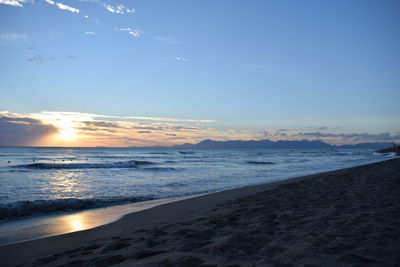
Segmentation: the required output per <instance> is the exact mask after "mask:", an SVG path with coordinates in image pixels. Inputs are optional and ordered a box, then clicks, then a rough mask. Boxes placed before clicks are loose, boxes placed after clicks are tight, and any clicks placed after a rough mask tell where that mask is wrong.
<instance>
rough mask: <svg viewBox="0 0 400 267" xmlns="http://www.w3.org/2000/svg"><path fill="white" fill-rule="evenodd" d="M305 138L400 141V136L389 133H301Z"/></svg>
mask: <svg viewBox="0 0 400 267" xmlns="http://www.w3.org/2000/svg"><path fill="white" fill-rule="evenodd" d="M301 135H302V136H305V137H317V138H340V139H346V140H353V141H370V140H374V141H377V140H378V141H391V140H399V139H400V135H392V134H390V133H388V132H383V133H376V134H371V133H321V132H308V133H301Z"/></svg>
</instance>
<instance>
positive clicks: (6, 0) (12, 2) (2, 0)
mask: <svg viewBox="0 0 400 267" xmlns="http://www.w3.org/2000/svg"><path fill="white" fill-rule="evenodd" d="M21 3H26V1H25V0H0V4H3V5H8V6H17V7H24V6H23V5H22V4H21Z"/></svg>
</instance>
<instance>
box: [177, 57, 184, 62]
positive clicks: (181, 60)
mask: <svg viewBox="0 0 400 267" xmlns="http://www.w3.org/2000/svg"><path fill="white" fill-rule="evenodd" d="M175 60H176V61H180V62H186V61H187V59H186V58H183V57H176V58H175Z"/></svg>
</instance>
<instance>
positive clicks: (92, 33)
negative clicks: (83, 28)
mask: <svg viewBox="0 0 400 267" xmlns="http://www.w3.org/2000/svg"><path fill="white" fill-rule="evenodd" d="M85 34H86V35H95V34H96V33H95V32H85Z"/></svg>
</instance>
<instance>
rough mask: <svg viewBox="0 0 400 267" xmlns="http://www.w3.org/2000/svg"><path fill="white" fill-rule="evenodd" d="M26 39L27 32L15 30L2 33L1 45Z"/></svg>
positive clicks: (0, 34)
mask: <svg viewBox="0 0 400 267" xmlns="http://www.w3.org/2000/svg"><path fill="white" fill-rule="evenodd" d="M26 39H28V36H27V35H26V34H21V33H15V32H6V33H0V45H8V44H10V43H12V42H16V41H23V40H26Z"/></svg>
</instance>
